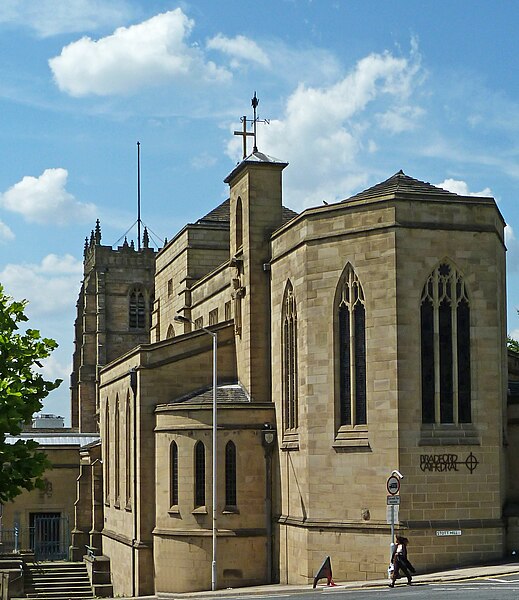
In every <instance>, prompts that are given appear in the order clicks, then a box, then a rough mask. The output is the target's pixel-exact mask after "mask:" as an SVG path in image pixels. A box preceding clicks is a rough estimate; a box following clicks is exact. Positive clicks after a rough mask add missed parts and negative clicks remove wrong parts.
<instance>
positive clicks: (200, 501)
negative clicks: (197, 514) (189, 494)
mask: <svg viewBox="0 0 519 600" xmlns="http://www.w3.org/2000/svg"><path fill="white" fill-rule="evenodd" d="M198 506H205V446H204V444H203V443H202V442H197V443H196V445H195V507H198Z"/></svg>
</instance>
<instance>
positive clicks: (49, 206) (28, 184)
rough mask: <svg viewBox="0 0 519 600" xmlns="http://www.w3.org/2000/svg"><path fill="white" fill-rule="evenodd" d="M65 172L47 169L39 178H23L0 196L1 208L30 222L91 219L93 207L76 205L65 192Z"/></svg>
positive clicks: (46, 222)
mask: <svg viewBox="0 0 519 600" xmlns="http://www.w3.org/2000/svg"><path fill="white" fill-rule="evenodd" d="M67 178H68V172H67V170H66V169H61V168H57V169H46V170H45V171H44V172H43V173H42V174H41V175H40V176H39V177H32V176H25V177H24V178H23V179H22V180H21V181H19V182H18V183H15V184H14V185H13V186H12V187H10V188H9V189H8V190H7V191H6V192H4V193H3V194H0V206H3V208H5V209H6V210H9V211H11V212H15V213H19V214H21V215H23V217H24V218H25V219H26V220H27V221H28V222H31V223H40V224H48V223H51V224H58V225H65V224H66V223H70V222H74V221H86V220H90V219H92V218H93V217H94V215H95V212H96V207H95V206H94V205H93V204H85V203H82V202H79V201H78V200H76V199H75V198H74V196H73V195H72V194H70V193H69V192H68V191H67V190H66V185H67Z"/></svg>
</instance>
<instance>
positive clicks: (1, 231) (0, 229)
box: [0, 221, 15, 244]
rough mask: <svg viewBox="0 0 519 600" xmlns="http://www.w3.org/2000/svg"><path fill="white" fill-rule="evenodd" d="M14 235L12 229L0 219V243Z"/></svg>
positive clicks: (7, 240)
mask: <svg viewBox="0 0 519 600" xmlns="http://www.w3.org/2000/svg"><path fill="white" fill-rule="evenodd" d="M14 238H15V235H14V233H13V232H12V230H11V229H10V228H9V227H8V226H7V225H6V224H5V223H3V222H2V221H0V244H1V243H4V242H10V241H12V240H14Z"/></svg>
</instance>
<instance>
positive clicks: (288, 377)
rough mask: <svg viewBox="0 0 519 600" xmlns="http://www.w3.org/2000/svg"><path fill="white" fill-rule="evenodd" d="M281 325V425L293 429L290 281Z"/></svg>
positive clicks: (293, 312)
mask: <svg viewBox="0 0 519 600" xmlns="http://www.w3.org/2000/svg"><path fill="white" fill-rule="evenodd" d="M282 327H283V329H282V362H283V364H282V377H283V426H284V429H285V430H294V429H297V425H298V389H297V312H296V300H295V297H294V290H293V287H292V284H291V283H290V281H289V282H288V284H287V287H286V289H285V297H284V299H283V314H282Z"/></svg>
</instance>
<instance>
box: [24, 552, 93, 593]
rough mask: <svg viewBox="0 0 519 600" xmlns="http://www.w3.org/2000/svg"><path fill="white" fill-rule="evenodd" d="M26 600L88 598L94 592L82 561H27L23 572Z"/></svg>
mask: <svg viewBox="0 0 519 600" xmlns="http://www.w3.org/2000/svg"><path fill="white" fill-rule="evenodd" d="M24 585H25V593H26V597H27V599H28V600H76V599H77V600H90V599H93V598H94V593H93V590H92V587H91V585H90V580H89V578H88V573H87V570H86V565H85V564H84V563H67V562H61V561H60V562H53V563H50V562H49V563H28V564H27V565H26V570H25V573H24Z"/></svg>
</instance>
